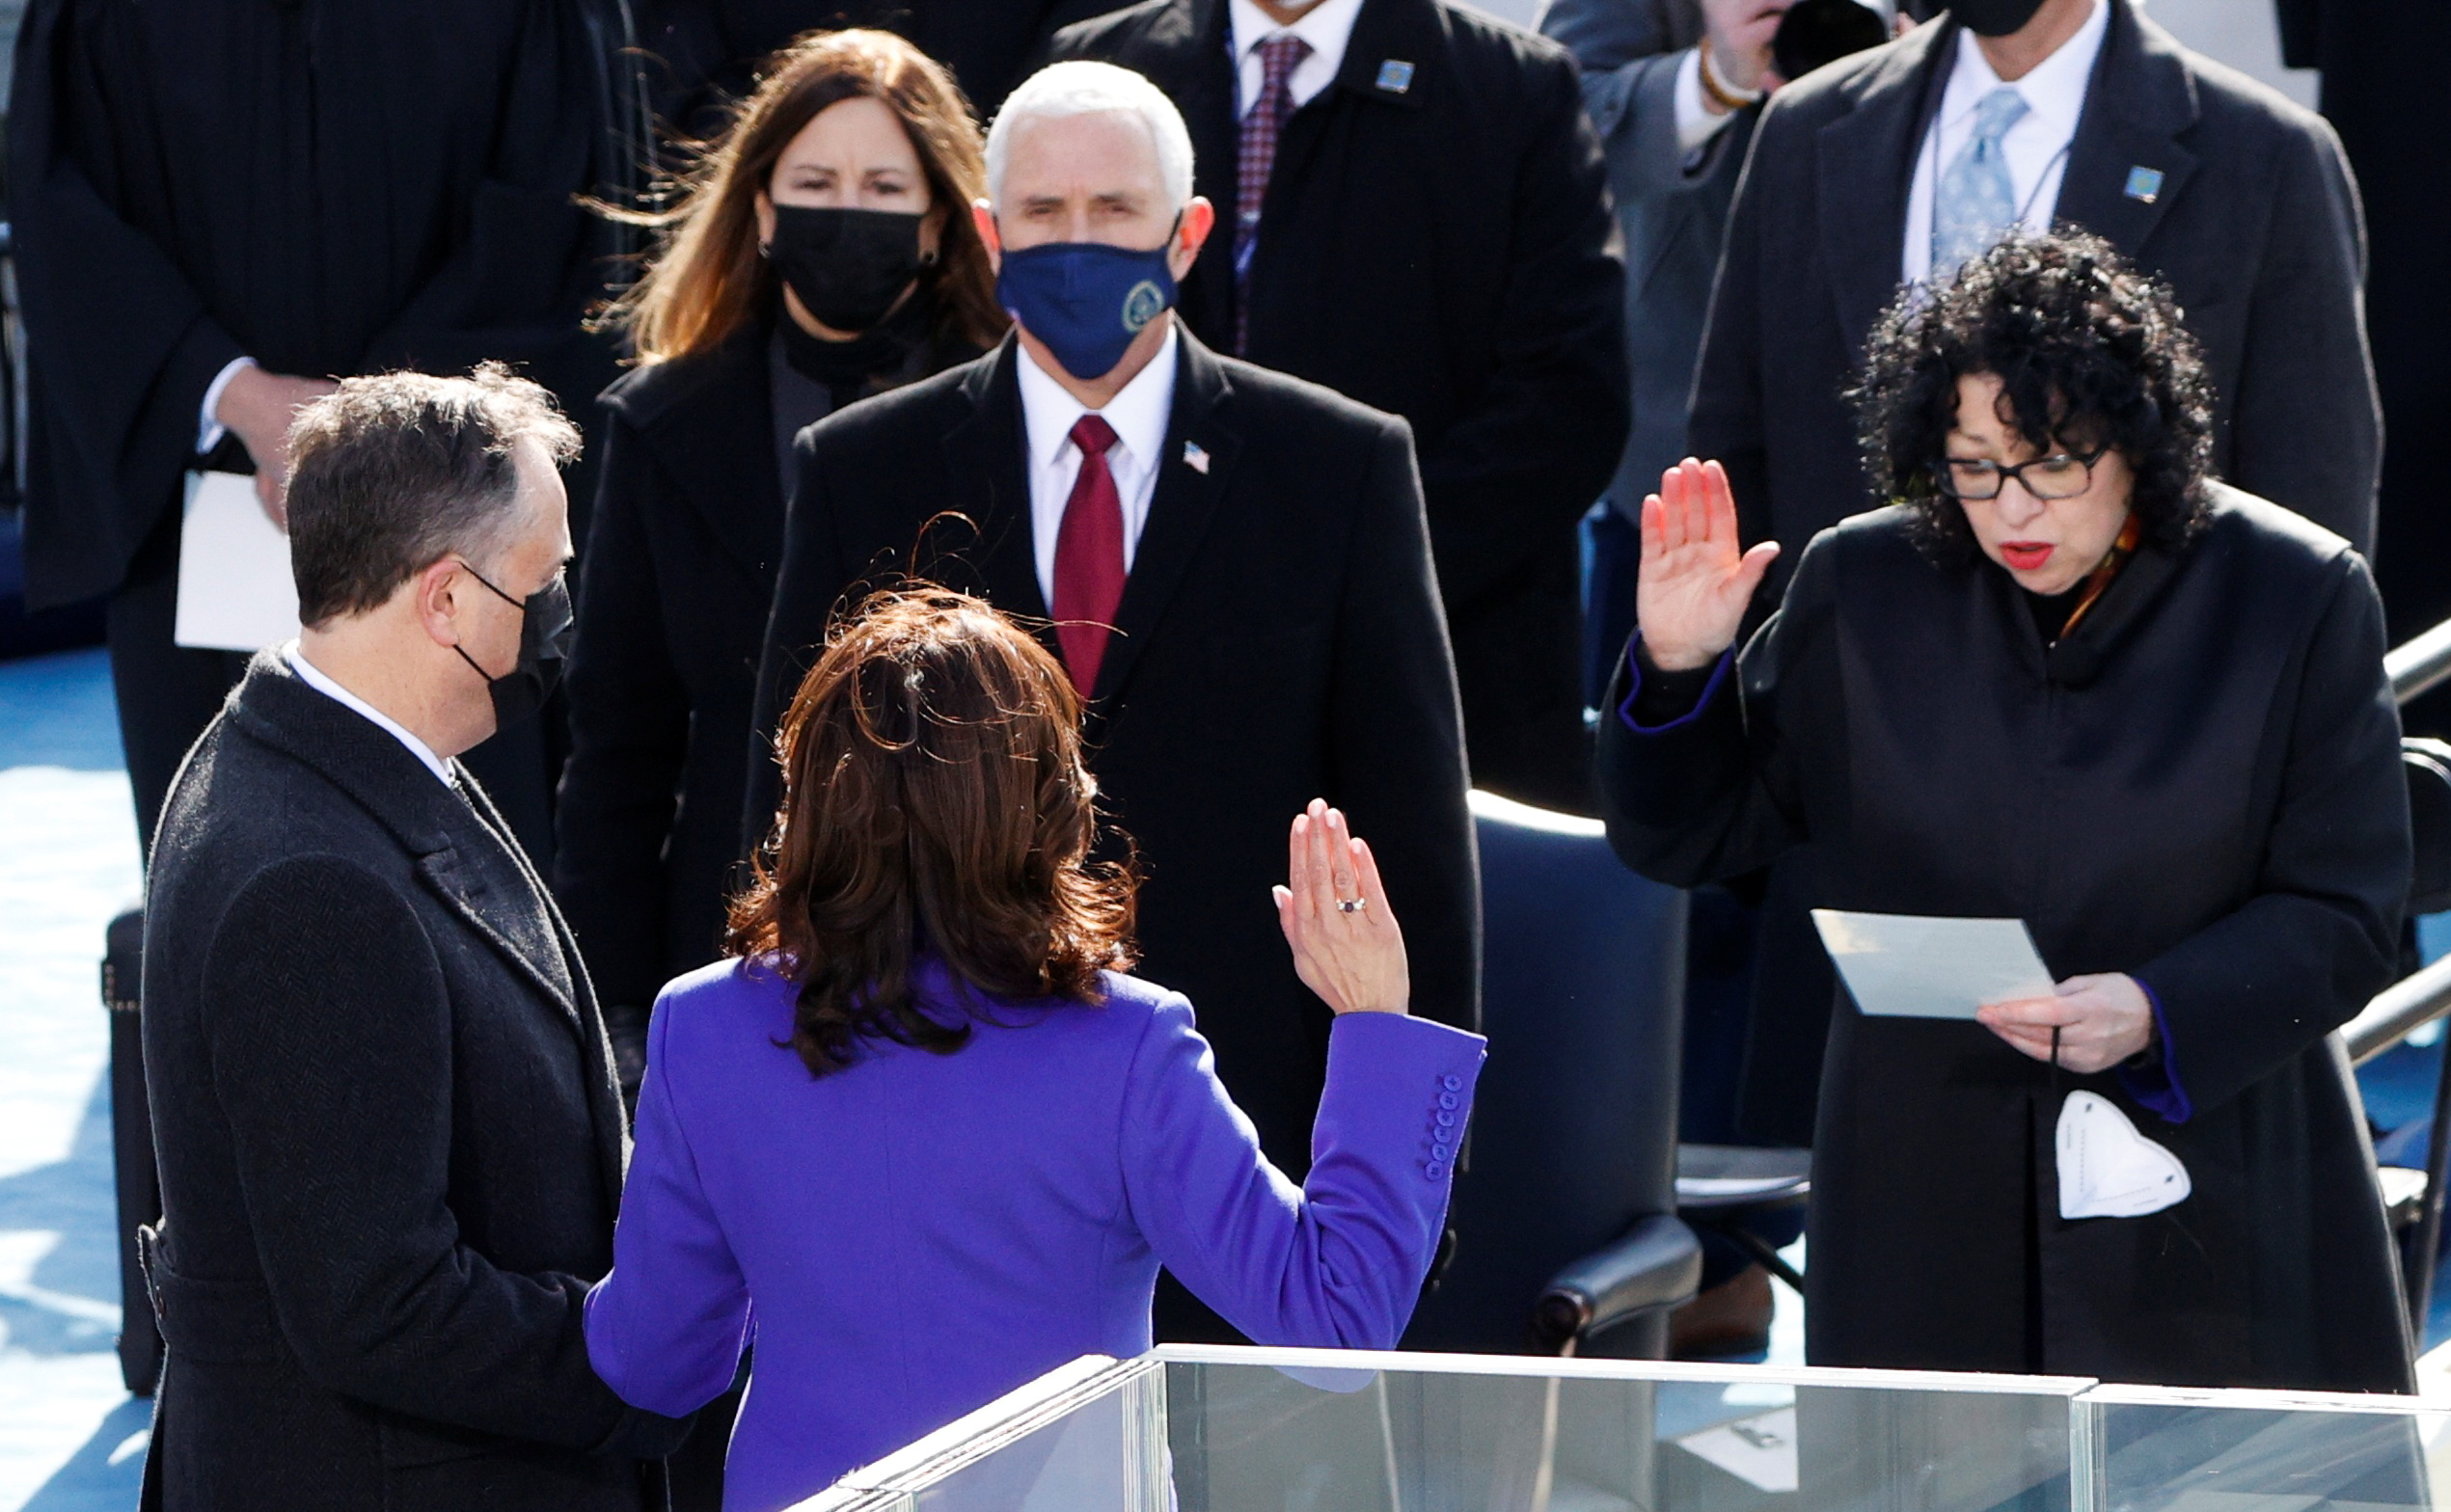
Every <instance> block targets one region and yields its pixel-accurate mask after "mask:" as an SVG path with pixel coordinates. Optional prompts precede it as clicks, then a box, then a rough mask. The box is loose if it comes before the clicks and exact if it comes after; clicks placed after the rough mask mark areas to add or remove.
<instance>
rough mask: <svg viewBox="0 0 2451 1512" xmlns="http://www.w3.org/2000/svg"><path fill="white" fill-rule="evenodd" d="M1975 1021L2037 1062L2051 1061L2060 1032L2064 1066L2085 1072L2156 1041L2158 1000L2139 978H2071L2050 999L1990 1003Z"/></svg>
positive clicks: (2111, 975)
mask: <svg viewBox="0 0 2451 1512" xmlns="http://www.w3.org/2000/svg"><path fill="white" fill-rule="evenodd" d="M1974 1018H1975V1021H1976V1022H1977V1023H1980V1024H1981V1025H1982V1026H1983V1027H1984V1028H1986V1029H1988V1030H1990V1031H1991V1032H1992V1033H1994V1034H1996V1035H1998V1036H2000V1037H2001V1038H2002V1039H2005V1040H2007V1041H2008V1042H2009V1044H2011V1045H2012V1046H2014V1047H2015V1048H2017V1049H2019V1050H2023V1051H2024V1052H2025V1053H2026V1054H2028V1055H2030V1056H2032V1057H2033V1058H2034V1059H2035V1060H2037V1061H2048V1060H2050V1059H2051V1045H2052V1031H2053V1030H2054V1029H2055V1028H2056V1029H2057V1030H2058V1031H2059V1064H2060V1065H2061V1066H2066V1067H2067V1068H2068V1069H2070V1070H2072V1071H2076V1072H2078V1073H2079V1074H2081V1075H2091V1074H2092V1073H2093V1072H2095V1071H2107V1070H2109V1069H2111V1067H2112V1066H2116V1065H2118V1064H2119V1063H2120V1062H2122V1061H2124V1060H2126V1059H2127V1058H2128V1057H2130V1056H2132V1055H2135V1054H2137V1053H2138V1051H2140V1050H2142V1049H2144V1048H2145V1047H2146V1046H2147V1045H2149V1044H2151V1043H2152V1042H2153V1003H2152V1000H2151V999H2149V998H2147V997H2146V996H2145V995H2144V988H2143V987H2141V986H2138V985H2137V981H2136V979H2135V978H2134V977H2127V976H2121V975H2119V974H2117V973H2115V972H2111V973H2106V974H2103V975H2099V976H2088V977H2070V978H2069V979H2068V980H2067V981H2065V982H2062V983H2060V984H2059V985H2058V987H2057V988H2056V990H2055V992H2054V993H2053V995H2052V996H2050V997H2029V998H2018V999H2015V1000H2012V1001H2010V1002H2005V1003H1990V1004H1986V1005H1985V1006H1984V1008H1983V1010H1982V1012H1978V1013H1976V1014H1975V1015H1974Z"/></svg>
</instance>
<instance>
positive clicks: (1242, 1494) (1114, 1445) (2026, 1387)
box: [795, 1345, 2451, 1512]
mask: <svg viewBox="0 0 2451 1512" xmlns="http://www.w3.org/2000/svg"><path fill="white" fill-rule="evenodd" d="M2447 1426H2451V1403H2434V1404H2429V1403H2427V1402H2425V1401H2422V1400H2419V1399H2416V1398H2407V1397H2357V1396H2309V1395H2296V1394H2289V1393H2280V1392H2266V1391H2167V1390H2158V1389H2149V1388H2139V1387H2122V1386H2105V1385H2102V1384H2100V1383H2097V1382H2093V1381H2087V1380H2079V1379H2071V1378H2061V1377H2051V1376H1983V1375H1930V1374H1918V1373H1913V1372H1906V1371H1881V1370H1812V1369H1777V1368H1770V1367H1760V1366H1741V1365H1685V1364H1658V1363H1653V1362H1624V1361H1597V1360H1593V1361H1583V1360H1546V1359H1538V1358H1524V1357H1516V1356H1479V1355H1405V1354H1348V1353H1336V1352H1327V1351H1314V1350H1296V1349H1222V1348H1192V1347H1185V1346H1173V1345H1169V1346H1166V1347H1163V1348H1160V1349H1157V1350H1155V1351H1153V1352H1152V1353H1150V1354H1148V1355H1144V1356H1142V1357H1140V1358H1139V1359H1136V1360H1126V1361H1116V1360H1109V1359H1106V1358H1104V1357H1103V1356H1090V1357H1085V1358H1083V1359H1080V1360H1076V1361H1075V1362H1073V1363H1072V1364H1068V1365H1065V1366H1063V1367H1061V1368H1059V1369H1056V1370H1053V1371H1050V1372H1048V1374H1047V1375H1046V1376H1043V1377H1041V1378H1040V1379H1039V1380H1037V1381H1034V1382H1032V1383H1030V1384H1029V1385H1027V1386H1025V1387H1022V1388H1021V1389H1020V1390H1018V1391H1014V1392H1012V1393H1011V1394H1010V1395H1007V1396H1004V1397H1002V1398H1000V1399H998V1400H997V1401H994V1402H993V1403H990V1404H989V1405H988V1406H986V1407H983V1408H981V1409H980V1410H979V1411H977V1412H975V1413H973V1414H971V1415H970V1416H969V1417H967V1418H963V1419H962V1420H961V1421H959V1422H955V1423H952V1424H950V1425H948V1426H947V1427H945V1428H943V1429H941V1430H940V1431H939V1432H937V1433H934V1434H931V1435H929V1436H928V1437H927V1438H925V1439H923V1440H921V1441H920V1442H918V1443H917V1444H914V1445H911V1446H910V1447H909V1448H907V1449H905V1450H903V1451H902V1452H900V1453H898V1454H895V1455H892V1456H890V1457H888V1458H886V1459H885V1460H882V1461H879V1462H878V1463H877V1464H875V1465H872V1466H869V1467H867V1468H866V1469H864V1470H860V1471H857V1472H853V1473H852V1474H850V1475H848V1476H846V1477H844V1479H843V1481H842V1482H841V1483H840V1484H838V1485H836V1486H835V1487H834V1488H833V1489H831V1490H830V1491H828V1492H826V1493H825V1494H824V1495H822V1496H819V1497H817V1498H815V1499H812V1500H809V1501H806V1502H803V1503H802V1505H801V1506H800V1507H799V1508H797V1509H795V1512H1807V1509H1811V1512H1988V1509H1993V1508H2000V1509H2015V1512H2325V1509H2333V1512H2384V1509H2414V1508H2420V1507H2428V1506H2431V1504H2432V1497H2431V1490H2430V1487H2431V1484H2432V1482H2433V1479H2434V1476H2435V1474H2436V1473H2437V1468H2438V1469H2439V1470H2441V1471H2443V1472H2451V1435H2447V1434H2446V1432H2445V1429H2446V1427H2447ZM2446 1485H2451V1482H2446Z"/></svg>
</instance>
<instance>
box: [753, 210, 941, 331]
mask: <svg viewBox="0 0 2451 1512" xmlns="http://www.w3.org/2000/svg"><path fill="white" fill-rule="evenodd" d="M924 219H926V217H925V216H918V215H904V214H902V213H900V212H898V211H893V210H840V209H834V208H831V206H829V207H824V208H820V207H817V206H813V205H804V204H778V205H776V206H775V238H774V240H772V241H770V242H768V243H767V244H766V260H767V261H769V262H771V263H773V264H774V265H775V271H776V273H779V274H781V275H782V277H783V282H784V283H786V284H790V285H791V290H792V292H793V293H795V294H797V295H799V296H800V303H801V306H802V308H803V309H804V310H806V311H808V312H809V313H810V314H812V315H815V316H816V317H817V320H818V322H819V323H820V324H821V325H824V326H827V327H829V328H831V329H832V330H835V331H844V332H849V333H852V334H854V335H857V334H858V333H859V332H862V331H865V330H867V329H869V328H870V327H872V326H874V325H875V324H876V323H877V322H878V321H880V320H883V319H885V314H886V312H887V311H890V310H892V309H893V306H894V301H896V300H898V299H900V298H901V297H902V291H903V290H904V289H907V288H909V287H910V286H911V281H912V280H913V279H915V278H917V277H918V276H919V273H920V270H921V269H923V268H926V267H928V266H929V265H930V264H932V263H934V262H935V261H936V255H935V254H934V253H929V254H927V255H925V256H922V255H921V254H920V251H919V223H920V222H921V221H922V220H924Z"/></svg>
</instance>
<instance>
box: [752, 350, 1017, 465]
mask: <svg viewBox="0 0 2451 1512" xmlns="http://www.w3.org/2000/svg"><path fill="white" fill-rule="evenodd" d="M991 362H994V354H993V353H990V354H989V355H988V356H986V357H981V358H976V359H973V360H972V361H970V362H967V363H963V364H960V365H957V366H953V367H948V368H946V369H945V370H944V371H942V372H940V373H932V374H930V375H929V376H927V377H925V378H922V379H920V380H918V381H917V382H916V383H910V384H905V385H903V386H902V387H901V388H899V389H889V390H887V391H885V392H883V393H878V394H871V395H870V396H869V397H867V398H864V399H862V400H860V401H859V402H858V404H852V405H846V406H844V407H843V408H842V409H839V410H836V411H834V412H833V413H832V414H831V415H829V416H827V417H826V418H825V419H821V420H819V421H818V422H817V423H816V424H814V425H811V426H809V427H808V428H807V429H806V430H804V431H802V432H801V434H800V447H801V449H802V450H803V452H804V451H808V450H812V449H813V450H820V451H827V452H831V451H832V450H834V449H837V448H840V449H856V448H860V447H868V446H910V445H911V444H912V442H911V439H912V437H913V436H934V435H937V434H940V432H941V431H942V429H943V427H944V426H945V425H946V424H947V423H948V422H949V420H950V419H951V418H952V416H953V415H954V414H955V413H956V412H957V410H958V409H959V408H961V407H964V406H966V405H967V400H965V399H964V397H963V385H964V384H965V383H966V382H967V381H968V380H969V379H970V377H971V376H972V375H973V374H974V373H976V372H977V371H978V370H979V369H980V368H981V367H982V366H983V365H985V364H988V363H991Z"/></svg>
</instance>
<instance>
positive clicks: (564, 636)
mask: <svg viewBox="0 0 2451 1512" xmlns="http://www.w3.org/2000/svg"><path fill="white" fill-rule="evenodd" d="M460 565H461V566H463V567H468V564H467V563H466V562H462V563H460ZM468 575H469V576H470V577H472V578H474V579H476V580H477V581H478V582H483V583H485V586H486V587H488V588H491V589H492V590H493V593H494V596H495V597H496V598H498V599H500V600H502V601H503V602H504V604H509V605H513V606H515V607H516V608H518V610H519V613H520V622H519V660H518V662H515V663H513V664H512V666H511V669H510V670H509V671H507V672H504V674H503V675H502V676H500V677H495V676H493V675H492V674H491V673H489V672H487V671H486V670H485V669H484V668H483V667H481V666H477V659H476V658H475V657H472V656H470V655H469V654H468V648H467V647H465V646H453V647H451V649H452V650H453V651H456V652H458V653H459V659H460V660H461V661H462V662H467V663H468V664H469V666H470V667H471V668H472V669H474V670H475V672H476V673H477V676H478V677H481V678H483V679H485V691H486V693H487V694H488V695H489V696H490V697H491V698H492V699H493V700H494V728H495V729H496V730H497V731H501V730H506V729H508V728H510V727H511V726H512V725H514V724H517V723H518V722H519V721H520V720H522V719H525V718H527V717H528V716H529V715H532V714H534V713H535V712H536V711H537V710H539V709H542V708H543V707H544V706H545V700H546V699H547V698H550V697H552V696H553V690H554V688H555V685H557V684H558V683H559V682H560V681H561V663H562V662H563V661H564V660H565V659H566V658H567V657H568V656H569V655H570V637H571V632H572V630H573V628H574V625H575V617H574V616H573V615H572V614H571V612H570V584H569V582H568V581H565V579H564V578H563V576H562V575H561V574H560V573H556V574H554V578H553V581H551V582H549V583H546V584H545V585H544V586H543V587H541V588H538V589H537V590H536V591H535V592H533V593H531V594H530V595H529V596H528V597H527V598H525V599H514V598H512V597H511V596H510V595H509V594H507V593H504V591H503V590H502V589H500V588H496V587H494V585H493V584H492V583H491V582H487V581H486V580H485V575H484V574H483V573H480V572H478V571H477V569H476V568H474V567H468Z"/></svg>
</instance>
